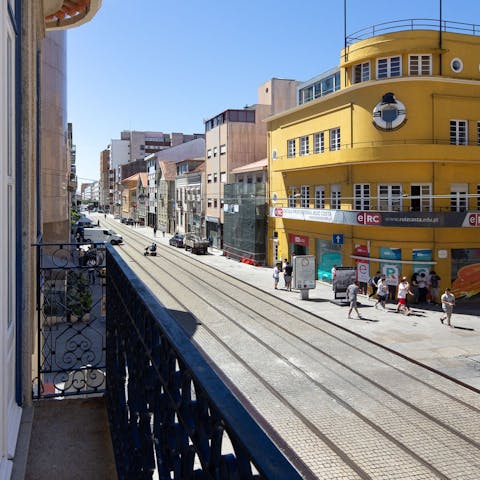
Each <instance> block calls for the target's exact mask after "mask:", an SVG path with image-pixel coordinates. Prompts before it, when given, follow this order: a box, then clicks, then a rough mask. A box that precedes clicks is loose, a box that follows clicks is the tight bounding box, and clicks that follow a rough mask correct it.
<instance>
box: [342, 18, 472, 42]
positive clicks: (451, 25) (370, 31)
mask: <svg viewBox="0 0 480 480" xmlns="http://www.w3.org/2000/svg"><path fill="white" fill-rule="evenodd" d="M405 30H438V31H442V32H453V33H463V34H466V35H480V25H476V24H473V23H462V22H451V21H448V20H436V19H432V18H411V19H404V20H394V21H390V22H384V23H378V24H376V25H372V26H370V27H365V28H362V29H361V30H358V31H357V32H354V33H352V34H350V35H347V37H346V39H345V41H346V45H347V46H349V45H352V44H353V43H355V42H359V41H360V40H365V39H366V38H370V37H375V36H377V35H382V34H387V33H392V32H400V31H405Z"/></svg>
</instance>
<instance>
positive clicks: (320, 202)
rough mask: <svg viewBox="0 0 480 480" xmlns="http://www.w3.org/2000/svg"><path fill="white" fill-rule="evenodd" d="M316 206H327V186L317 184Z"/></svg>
mask: <svg viewBox="0 0 480 480" xmlns="http://www.w3.org/2000/svg"><path fill="white" fill-rule="evenodd" d="M315 208H325V187H324V186H323V185H316V186H315Z"/></svg>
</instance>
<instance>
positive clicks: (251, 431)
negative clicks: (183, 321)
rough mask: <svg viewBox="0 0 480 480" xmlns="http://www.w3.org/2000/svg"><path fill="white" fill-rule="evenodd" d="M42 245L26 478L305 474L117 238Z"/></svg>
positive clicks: (289, 476) (292, 477) (275, 476)
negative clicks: (133, 265) (127, 258)
mask: <svg viewBox="0 0 480 480" xmlns="http://www.w3.org/2000/svg"><path fill="white" fill-rule="evenodd" d="M35 248H36V249H37V253H38V258H39V265H38V285H39V292H38V295H37V301H38V305H37V311H38V316H37V330H38V332H37V339H38V340H37V354H38V355H37V364H36V377H35V378H34V381H33V397H34V407H33V410H34V412H36V413H34V415H33V422H32V435H31V441H30V448H29V452H28V459H27V460H26V472H27V476H26V478H36V479H40V480H41V479H43V478H115V476H118V478H120V479H126V480H127V479H128V480H130V479H140V478H141V479H146V478H161V479H173V478H176V479H187V478H192V479H193V478H196V479H209V478H211V479H213V478H216V479H234V478H235V479H237V478H238V479H278V480H282V479H285V480H286V479H289V480H295V479H300V478H301V476H300V475H299V474H298V472H297V471H296V470H295V468H294V467H293V466H292V465H291V464H290V463H289V461H288V460H287V459H286V458H285V457H284V456H283V454H282V453H281V451H280V450H279V449H278V448H277V447H276V446H275V445H274V444H273V443H272V441H271V440H270V439H269V438H268V436H267V435H266V434H265V432H264V431H263V429H262V428H260V426H259V425H257V423H256V422H255V420H254V419H253V418H252V417H251V416H250V414H249V413H248V412H247V411H246V410H245V408H244V407H243V406H242V405H241V404H240V403H239V401H238V400H237V399H236V397H235V396H234V395H233V394H232V393H231V392H230V391H229V390H228V388H227V387H226V385H225V384H224V383H223V382H222V381H221V380H220V378H219V377H218V376H217V374H216V373H215V372H214V370H213V369H212V368H211V366H210V365H209V364H208V363H207V361H206V359H205V358H204V357H203V356H202V355H201V353H200V352H199V351H198V350H197V349H196V347H195V346H194V345H193V343H192V342H190V341H189V339H188V337H187V334H186V333H185V331H184V330H183V329H182V328H180V327H179V325H178V324H177V323H176V322H175V321H174V319H173V317H172V316H171V315H170V313H169V311H168V310H167V309H166V308H164V307H163V306H162V305H161V304H160V303H159V302H158V300H157V299H156V298H155V297H154V296H153V295H152V293H151V292H150V290H149V289H148V288H147V287H146V286H145V285H144V284H143V283H142V282H141V281H140V280H139V278H138V277H137V276H136V275H135V273H134V272H133V271H132V270H131V269H130V267H129V266H128V265H127V264H126V263H125V262H124V261H123V260H122V258H121V257H120V255H119V254H118V253H117V252H116V251H115V250H114V249H113V248H112V247H111V246H107V247H106V248H105V246H104V245H103V244H81V245H80V244H37V245H35ZM59 399H61V400H63V401H57V400H59ZM107 418H108V423H107ZM54 441H55V442H54ZM62 442H63V443H62ZM47 449H48V450H47ZM112 452H113V453H112ZM113 459H114V460H113ZM33 470H35V472H33ZM115 470H116V475H115V474H114V472H115ZM33 473H35V475H33ZM28 475H31V476H30V477H29V476H28ZM32 475H33V476H32ZM18 478H20V477H18Z"/></svg>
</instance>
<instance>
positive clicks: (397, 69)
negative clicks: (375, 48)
mask: <svg viewBox="0 0 480 480" xmlns="http://www.w3.org/2000/svg"><path fill="white" fill-rule="evenodd" d="M397 61H398V65H397ZM381 63H385V66H382V67H380V64H381ZM392 63H395V64H394V65H392ZM381 71H382V72H385V74H382V75H381V74H380V73H381ZM376 73H377V80H378V79H380V78H392V77H401V76H402V57H401V56H400V55H394V56H392V57H383V58H377V72H376Z"/></svg>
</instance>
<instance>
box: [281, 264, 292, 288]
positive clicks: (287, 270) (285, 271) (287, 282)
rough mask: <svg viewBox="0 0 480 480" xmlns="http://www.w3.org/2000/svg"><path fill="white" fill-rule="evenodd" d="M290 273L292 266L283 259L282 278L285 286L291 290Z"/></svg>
mask: <svg viewBox="0 0 480 480" xmlns="http://www.w3.org/2000/svg"><path fill="white" fill-rule="evenodd" d="M292 273H293V266H292V265H290V262H289V261H288V260H285V266H284V267H283V278H284V279H285V288H286V289H287V290H288V291H289V292H291V291H292Z"/></svg>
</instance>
